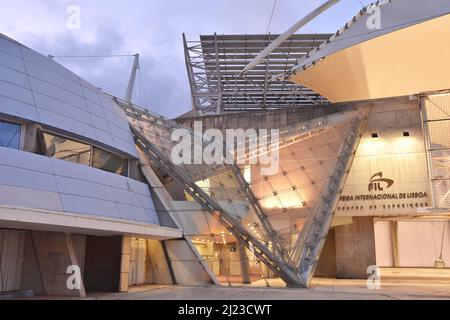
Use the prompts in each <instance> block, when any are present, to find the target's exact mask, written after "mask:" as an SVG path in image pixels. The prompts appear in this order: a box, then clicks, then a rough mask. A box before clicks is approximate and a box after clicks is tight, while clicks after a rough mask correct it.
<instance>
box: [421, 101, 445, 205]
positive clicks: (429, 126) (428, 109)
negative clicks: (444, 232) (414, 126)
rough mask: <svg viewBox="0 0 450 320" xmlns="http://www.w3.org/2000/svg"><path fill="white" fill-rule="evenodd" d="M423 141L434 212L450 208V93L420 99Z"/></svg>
mask: <svg viewBox="0 0 450 320" xmlns="http://www.w3.org/2000/svg"><path fill="white" fill-rule="evenodd" d="M422 111H423V119H424V131H425V141H426V147H427V155H428V163H429V170H430V177H431V187H432V192H433V202H434V203H433V205H434V207H435V208H450V93H443V94H436V95H429V96H425V97H423V98H422Z"/></svg>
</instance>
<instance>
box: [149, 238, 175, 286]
mask: <svg viewBox="0 0 450 320" xmlns="http://www.w3.org/2000/svg"><path fill="white" fill-rule="evenodd" d="M147 262H148V263H147V270H146V280H147V283H150V284H173V281H172V277H171V275H170V268H169V264H168V263H167V258H166V255H165V253H164V248H163V246H162V242H161V241H158V240H150V239H148V240H147Z"/></svg>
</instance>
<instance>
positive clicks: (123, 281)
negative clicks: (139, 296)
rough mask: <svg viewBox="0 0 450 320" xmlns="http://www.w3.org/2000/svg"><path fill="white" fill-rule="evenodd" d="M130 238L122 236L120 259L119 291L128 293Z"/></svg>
mask: <svg viewBox="0 0 450 320" xmlns="http://www.w3.org/2000/svg"><path fill="white" fill-rule="evenodd" d="M130 254H131V237H130V236H122V253H121V258H120V283H119V291H120V292H128V289H129V283H130V281H129V275H130Z"/></svg>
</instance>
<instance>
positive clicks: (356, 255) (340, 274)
mask: <svg viewBox="0 0 450 320" xmlns="http://www.w3.org/2000/svg"><path fill="white" fill-rule="evenodd" d="M335 245H336V277H337V278H346V279H366V278H367V277H368V274H367V267H369V266H371V265H376V255H375V231H374V221H373V218H372V217H353V224H349V225H344V226H338V227H336V229H335Z"/></svg>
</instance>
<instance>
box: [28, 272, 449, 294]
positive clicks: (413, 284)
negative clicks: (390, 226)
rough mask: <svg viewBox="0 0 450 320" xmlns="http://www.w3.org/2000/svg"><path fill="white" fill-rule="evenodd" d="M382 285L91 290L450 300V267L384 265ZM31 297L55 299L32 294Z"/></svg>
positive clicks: (334, 282) (275, 283) (330, 282)
mask: <svg viewBox="0 0 450 320" xmlns="http://www.w3.org/2000/svg"><path fill="white" fill-rule="evenodd" d="M381 275H382V277H381V279H382V280H381V288H380V289H377V290H369V289H368V288H367V282H366V280H343V279H332V278H315V279H314V280H313V282H312V287H311V288H310V289H293V288H286V287H285V285H284V283H283V282H282V281H281V280H276V279H275V280H268V281H269V287H267V283H266V281H265V280H259V281H255V282H253V283H252V284H251V285H246V286H244V285H241V284H233V285H232V287H229V286H228V285H227V284H223V285H222V286H209V287H186V286H141V287H134V288H131V289H130V292H128V293H91V294H89V295H88V297H86V298H85V299H90V300H92V299H98V300H130V299H132V300H373V299H376V300H386V299H400V300H404V299H446V300H450V269H443V270H437V269H419V268H402V269H399V268H383V269H382V270H381ZM32 299H52V298H51V297H45V298H42V297H41V298H38V297H35V298H32Z"/></svg>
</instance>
